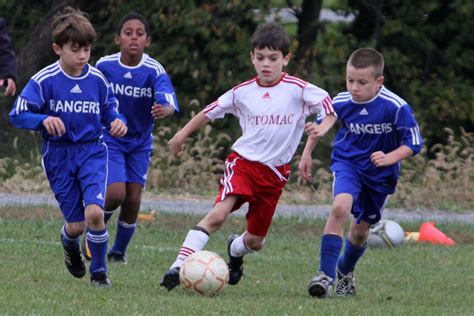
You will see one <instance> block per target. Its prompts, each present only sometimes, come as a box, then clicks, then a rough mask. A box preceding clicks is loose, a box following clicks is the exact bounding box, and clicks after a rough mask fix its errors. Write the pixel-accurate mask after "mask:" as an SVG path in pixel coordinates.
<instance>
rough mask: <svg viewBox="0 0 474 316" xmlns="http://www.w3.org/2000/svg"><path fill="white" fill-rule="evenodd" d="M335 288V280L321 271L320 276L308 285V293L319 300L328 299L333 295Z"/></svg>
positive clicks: (317, 275)
mask: <svg viewBox="0 0 474 316" xmlns="http://www.w3.org/2000/svg"><path fill="white" fill-rule="evenodd" d="M333 287H334V280H333V279H332V278H331V277H329V276H327V275H326V274H324V272H322V271H319V272H318V274H316V276H315V277H314V278H312V279H311V281H310V282H309V284H308V293H309V295H311V296H314V297H318V298H328V297H330V296H331V295H332V289H333Z"/></svg>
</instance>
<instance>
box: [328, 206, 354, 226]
mask: <svg viewBox="0 0 474 316" xmlns="http://www.w3.org/2000/svg"><path fill="white" fill-rule="evenodd" d="M350 211H351V209H350V206H349V205H347V203H344V202H338V201H334V203H333V205H332V208H331V217H333V218H334V219H335V220H337V221H338V222H342V221H346V219H347V217H348V216H349V213H350Z"/></svg>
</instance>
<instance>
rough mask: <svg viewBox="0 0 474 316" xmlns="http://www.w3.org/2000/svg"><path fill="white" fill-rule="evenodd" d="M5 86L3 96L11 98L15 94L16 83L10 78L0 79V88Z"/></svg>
mask: <svg viewBox="0 0 474 316" xmlns="http://www.w3.org/2000/svg"><path fill="white" fill-rule="evenodd" d="M3 86H5V96H6V97H12V96H14V95H15V93H16V83H15V80H13V79H12V78H5V79H0V87H3Z"/></svg>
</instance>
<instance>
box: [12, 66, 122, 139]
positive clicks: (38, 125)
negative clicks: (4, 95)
mask: <svg viewBox="0 0 474 316" xmlns="http://www.w3.org/2000/svg"><path fill="white" fill-rule="evenodd" d="M48 116H55V117H59V118H60V119H61V120H62V121H63V123H64V125H65V128H66V133H65V134H64V135H62V136H51V135H49V134H48V133H47V131H46V129H45V128H44V127H43V124H42V123H43V120H44V119H45V118H47V117H48ZM116 118H121V116H120V114H119V113H118V111H117V99H116V98H115V97H114V95H113V93H112V90H111V89H110V87H109V84H108V82H107V79H105V77H104V75H103V74H102V73H100V71H98V70H97V69H96V68H94V67H92V66H90V65H86V66H85V67H84V70H83V72H82V74H81V75H80V76H79V77H71V76H69V75H68V74H66V73H65V72H64V71H63V70H62V69H61V67H60V64H59V61H58V62H56V63H54V64H52V65H50V66H48V67H46V68H44V69H42V70H41V71H39V72H38V73H37V74H35V75H34V76H33V77H32V78H31V79H30V81H29V82H28V83H27V85H26V86H25V88H24V89H23V91H22V92H21V94H20V96H19V97H18V98H17V99H16V100H15V103H14V105H13V109H12V111H11V112H10V121H11V122H12V124H13V125H15V126H16V127H20V128H26V129H31V130H40V131H41V133H42V136H43V138H44V140H45V141H51V142H62V143H83V142H89V141H93V140H97V139H99V138H100V137H101V135H102V131H103V126H107V127H109V126H110V123H111V122H112V121H113V120H114V119H116ZM121 119H122V118H121Z"/></svg>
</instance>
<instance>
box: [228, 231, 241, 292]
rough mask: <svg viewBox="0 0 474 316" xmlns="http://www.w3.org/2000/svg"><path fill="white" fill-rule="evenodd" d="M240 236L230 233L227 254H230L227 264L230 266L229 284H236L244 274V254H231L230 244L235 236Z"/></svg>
mask: <svg viewBox="0 0 474 316" xmlns="http://www.w3.org/2000/svg"><path fill="white" fill-rule="evenodd" d="M237 237H239V235H237V234H233V235H230V236H229V237H228V238H227V254H228V255H229V262H228V263H227V266H228V267H229V284H230V285H235V284H237V283H239V281H240V279H241V278H242V275H243V274H244V267H243V264H244V256H240V257H233V256H231V255H230V245H232V242H233V241H234V239H235V238H237Z"/></svg>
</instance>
